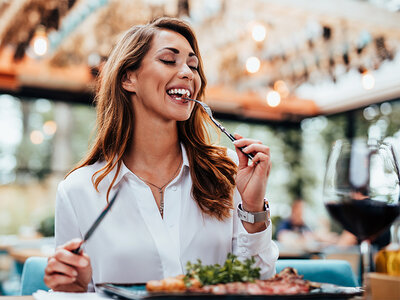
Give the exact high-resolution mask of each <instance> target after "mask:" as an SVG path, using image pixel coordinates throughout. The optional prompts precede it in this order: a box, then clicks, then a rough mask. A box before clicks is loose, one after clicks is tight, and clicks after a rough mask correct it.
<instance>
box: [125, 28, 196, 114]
mask: <svg viewBox="0 0 400 300" xmlns="http://www.w3.org/2000/svg"><path fill="white" fill-rule="evenodd" d="M198 66H199V61H198V58H197V57H196V55H195V54H194V52H193V49H192V47H191V46H190V44H189V42H188V41H187V40H186V39H185V38H184V37H183V36H182V35H180V34H178V33H176V32H174V31H171V30H160V31H158V32H157V33H156V34H155V36H154V37H153V40H152V45H151V48H150V50H149V52H148V53H147V54H146V55H145V57H144V58H143V61H142V63H141V66H140V68H139V69H138V70H136V71H134V72H128V74H127V78H128V81H130V82H131V83H132V84H133V89H134V90H131V91H133V92H134V94H133V97H132V99H133V105H134V108H135V113H136V114H141V113H147V114H146V115H148V116H150V117H151V116H156V117H158V118H162V119H165V120H176V121H184V120H187V119H188V118H189V117H190V114H191V112H192V109H193V106H194V102H191V101H184V100H182V99H180V100H178V99H179V98H180V96H181V95H180V93H187V96H189V97H191V98H194V99H196V97H197V94H198V92H199V89H200V86H201V80H200V75H199V73H198V71H197V69H198ZM123 86H124V84H123ZM124 88H126V87H125V86H124Z"/></svg>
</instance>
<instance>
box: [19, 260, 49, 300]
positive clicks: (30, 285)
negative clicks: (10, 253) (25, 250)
mask: <svg viewBox="0 0 400 300" xmlns="http://www.w3.org/2000/svg"><path fill="white" fill-rule="evenodd" d="M46 265H47V258H46V257H35V256H32V257H29V258H28V259H27V260H26V261H25V264H24V267H23V270H22V277H21V296H25V295H32V294H33V293H34V292H36V291H37V290H45V291H48V290H49V288H48V287H47V286H46V284H45V283H44V281H43V277H44V269H45V268H46Z"/></svg>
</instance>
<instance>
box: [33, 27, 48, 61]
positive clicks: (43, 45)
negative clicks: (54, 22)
mask: <svg viewBox="0 0 400 300" xmlns="http://www.w3.org/2000/svg"><path fill="white" fill-rule="evenodd" d="M31 48H32V50H33V53H34V54H35V55H37V56H43V55H45V54H46V53H47V51H48V50H49V39H48V38H47V34H46V28H45V27H43V26H40V27H38V28H37V29H36V32H35V35H34V36H33V38H32V41H31Z"/></svg>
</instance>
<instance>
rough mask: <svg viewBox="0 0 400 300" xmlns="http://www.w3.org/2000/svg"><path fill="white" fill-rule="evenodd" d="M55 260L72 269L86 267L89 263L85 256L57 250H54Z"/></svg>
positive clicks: (62, 249) (61, 249)
mask: <svg viewBox="0 0 400 300" xmlns="http://www.w3.org/2000/svg"><path fill="white" fill-rule="evenodd" d="M54 257H55V259H57V260H59V261H60V262H62V263H65V264H68V265H71V266H74V267H80V268H83V267H87V266H88V265H89V261H88V259H87V256H84V255H81V254H74V253H72V252H71V251H69V250H67V249H64V248H59V249H57V250H56V252H55V254H54Z"/></svg>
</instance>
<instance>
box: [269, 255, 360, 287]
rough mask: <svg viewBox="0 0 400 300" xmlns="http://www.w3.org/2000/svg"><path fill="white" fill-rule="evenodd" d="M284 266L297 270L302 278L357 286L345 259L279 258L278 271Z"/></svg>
mask: <svg viewBox="0 0 400 300" xmlns="http://www.w3.org/2000/svg"><path fill="white" fill-rule="evenodd" d="M286 267H292V268H294V269H296V270H297V272H298V273H299V275H303V276H304V279H307V280H310V281H315V282H325V283H332V284H336V285H340V286H349V287H356V286H358V284H357V280H356V276H355V275H354V273H353V270H352V269H351V266H350V264H349V263H348V262H347V261H345V260H335V259H280V260H278V262H277V264H276V272H277V273H279V272H280V271H282V269H284V268H286Z"/></svg>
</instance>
